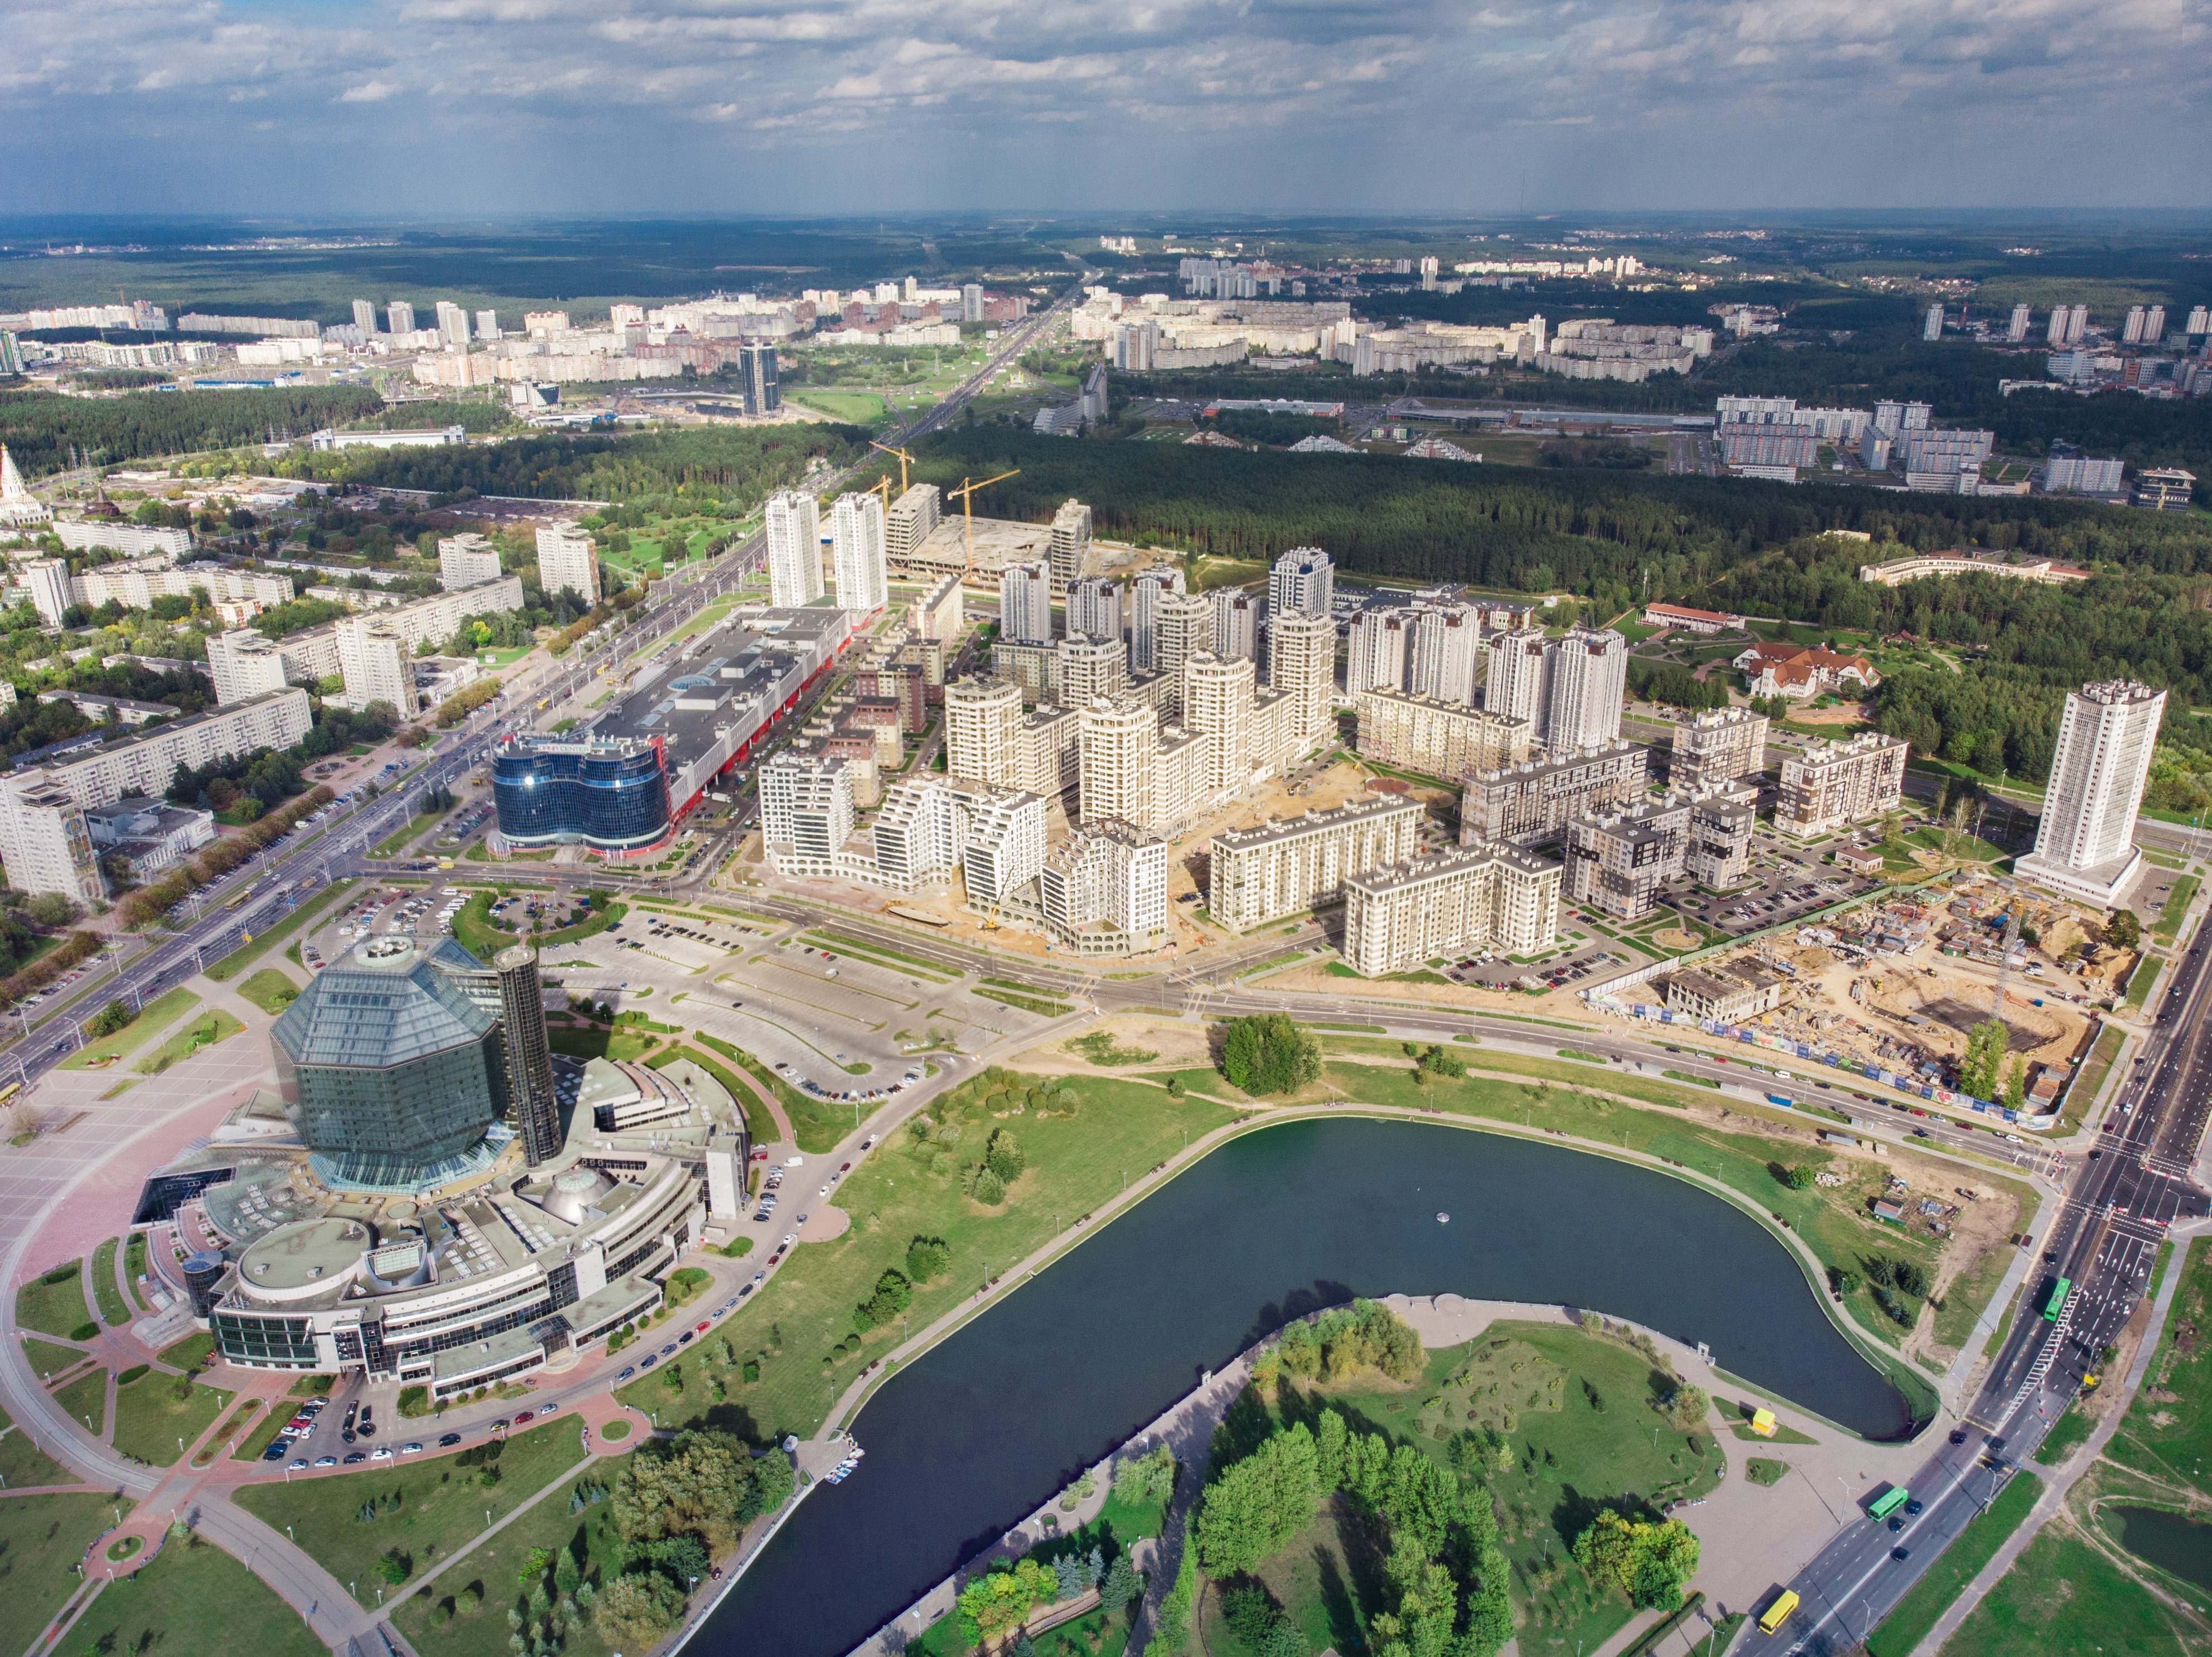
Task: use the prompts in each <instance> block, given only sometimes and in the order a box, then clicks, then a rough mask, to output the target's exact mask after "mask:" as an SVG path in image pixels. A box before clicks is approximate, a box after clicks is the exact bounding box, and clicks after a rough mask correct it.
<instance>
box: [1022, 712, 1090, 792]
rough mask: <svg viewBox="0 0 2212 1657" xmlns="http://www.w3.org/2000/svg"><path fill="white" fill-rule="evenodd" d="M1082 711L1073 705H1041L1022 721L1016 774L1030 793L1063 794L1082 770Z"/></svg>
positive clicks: (1078, 777) (1072, 785) (1079, 777)
mask: <svg viewBox="0 0 2212 1657" xmlns="http://www.w3.org/2000/svg"><path fill="white" fill-rule="evenodd" d="M1082 742H1083V714H1082V711H1081V710H1080V709H1079V708H1073V707H1040V708H1039V709H1037V711H1036V713H1032V714H1030V716H1029V717H1028V718H1027V719H1024V720H1023V721H1022V725H1021V732H1020V736H1019V743H1020V762H1019V764H1018V767H1017V768H1016V776H1017V778H1018V781H1019V783H1020V785H1021V786H1022V787H1024V788H1026V789H1027V790H1029V792H1030V793H1032V794H1037V795H1042V796H1046V797H1049V796H1051V795H1054V794H1065V793H1066V792H1067V791H1068V790H1069V789H1071V788H1073V787H1075V786H1078V784H1079V781H1080V780H1081V774H1082V766H1081V762H1082V755H1083V748H1082Z"/></svg>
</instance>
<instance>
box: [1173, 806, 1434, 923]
mask: <svg viewBox="0 0 2212 1657" xmlns="http://www.w3.org/2000/svg"><path fill="white" fill-rule="evenodd" d="M1420 822H1421V807H1420V805H1419V803H1418V802H1416V801H1413V800H1411V799H1405V798H1397V797H1395V796H1383V797H1380V798H1368V799H1355V800H1350V801H1347V802H1346V803H1345V804H1342V805H1339V806H1335V807H1333V808H1332V809H1330V810H1325V811H1308V812H1306V813H1305V814H1304V815H1303V816H1296V817H1285V818H1282V819H1280V820H1279V821H1276V822H1265V823H1261V824H1260V825H1259V826H1258V827H1256V828H1252V829H1228V830H1226V831H1225V832H1224V833H1221V834H1218V835H1215V836H1214V837H1213V846H1212V853H1211V854H1210V859H1209V865H1208V874H1207V888H1206V906H1207V913H1209V914H1210V915H1211V916H1212V919H1213V920H1214V923H1215V924H1216V925H1217V926H1225V927H1226V928H1228V930H1229V931H1231V932H1249V931H1250V930H1251V929H1252V928H1253V927H1255V926H1264V925H1266V924H1267V922H1269V921H1272V920H1281V919H1283V918H1284V917H1285V916H1287V915H1297V914H1304V913H1308V912H1310V911H1311V910H1313V909H1315V908H1317V907H1321V906H1322V905H1324V904H1329V903H1334V902H1336V901H1339V900H1340V899H1341V898H1342V897H1343V895H1344V883H1345V881H1346V879H1347V878H1348V877H1351V876H1352V875H1359V874H1365V873H1366V872H1368V871H1370V870H1371V869H1376V868H1379V867H1382V866H1383V865H1389V864H1395V863H1403V862H1405V861H1407V859H1410V858H1412V857H1413V853H1414V851H1415V849H1416V847H1418V845H1419V831H1420Z"/></svg>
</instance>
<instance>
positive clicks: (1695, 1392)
mask: <svg viewBox="0 0 2212 1657" xmlns="http://www.w3.org/2000/svg"><path fill="white" fill-rule="evenodd" d="M1711 1408H1712V1399H1710V1398H1708V1397H1706V1396H1705V1389H1704V1388H1703V1387H1692V1386H1688V1385H1686V1384H1685V1385H1683V1386H1680V1387H1676V1388H1675V1389H1674V1397H1673V1398H1672V1399H1668V1403H1667V1413H1668V1417H1671V1418H1672V1420H1673V1421H1674V1424H1675V1425H1676V1426H1677V1427H1680V1429H1682V1430H1683V1431H1684V1432H1686V1433H1687V1432H1693V1431H1695V1430H1696V1429H1698V1428H1699V1427H1702V1426H1704V1425H1705V1415H1706V1412H1707V1411H1710V1410H1711Z"/></svg>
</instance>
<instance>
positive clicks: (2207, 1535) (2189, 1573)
mask: <svg viewBox="0 0 2212 1657" xmlns="http://www.w3.org/2000/svg"><path fill="white" fill-rule="evenodd" d="M810 1499H811V1498H810ZM2105 1516H2106V1518H2107V1519H2112V1520H2118V1532H2119V1539H2120V1545H2121V1546H2122V1547H2124V1548H2125V1549H2126V1550H2127V1551H2129V1552H2130V1553H2131V1554H2133V1555H2135V1557H2136V1558H2138V1559H2141V1560H2142V1561H2144V1562H2145V1563H2148V1564H2153V1565H2155V1566H2157V1567H2158V1568H2159V1569H2160V1570H2162V1571H2166V1572H2169V1573H2170V1574H2172V1575H2175V1576H2179V1578H2180V1579H2181V1580H2182V1581H2185V1582H2194V1583H2195V1584H2196V1585H2197V1587H2200V1588H2203V1589H2205V1590H2207V1591H2208V1592H2212V1525H2207V1524H2205V1523H2204V1522H2203V1520H2196V1519H2191V1518H2189V1517H2188V1516H2187V1515H2186V1514H2178V1513H2169V1512H2168V1511H2167V1510H2166V1508H2133V1507H2130V1508H2106V1509H2105Z"/></svg>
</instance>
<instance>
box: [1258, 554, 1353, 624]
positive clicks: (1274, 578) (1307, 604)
mask: <svg viewBox="0 0 2212 1657" xmlns="http://www.w3.org/2000/svg"><path fill="white" fill-rule="evenodd" d="M1335 596H1336V567H1335V565H1334V563H1333V562H1331V561H1330V559H1329V555H1328V554H1327V553H1325V552H1323V551H1322V549H1320V548H1319V547H1293V548H1292V549H1291V550H1290V551H1288V552H1286V553H1285V554H1284V555H1282V556H1281V557H1279V558H1278V559H1277V560H1275V565H1274V568H1273V570H1272V571H1271V572H1270V573H1269V574H1268V577H1267V609H1268V610H1269V613H1271V614H1273V615H1276V616H1279V615H1281V614H1282V613H1283V612H1284V611H1285V610H1304V612H1305V613H1306V614H1307V615H1309V616H1326V615H1328V608H1329V604H1330V603H1331V602H1332V601H1333V600H1334V598H1335Z"/></svg>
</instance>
